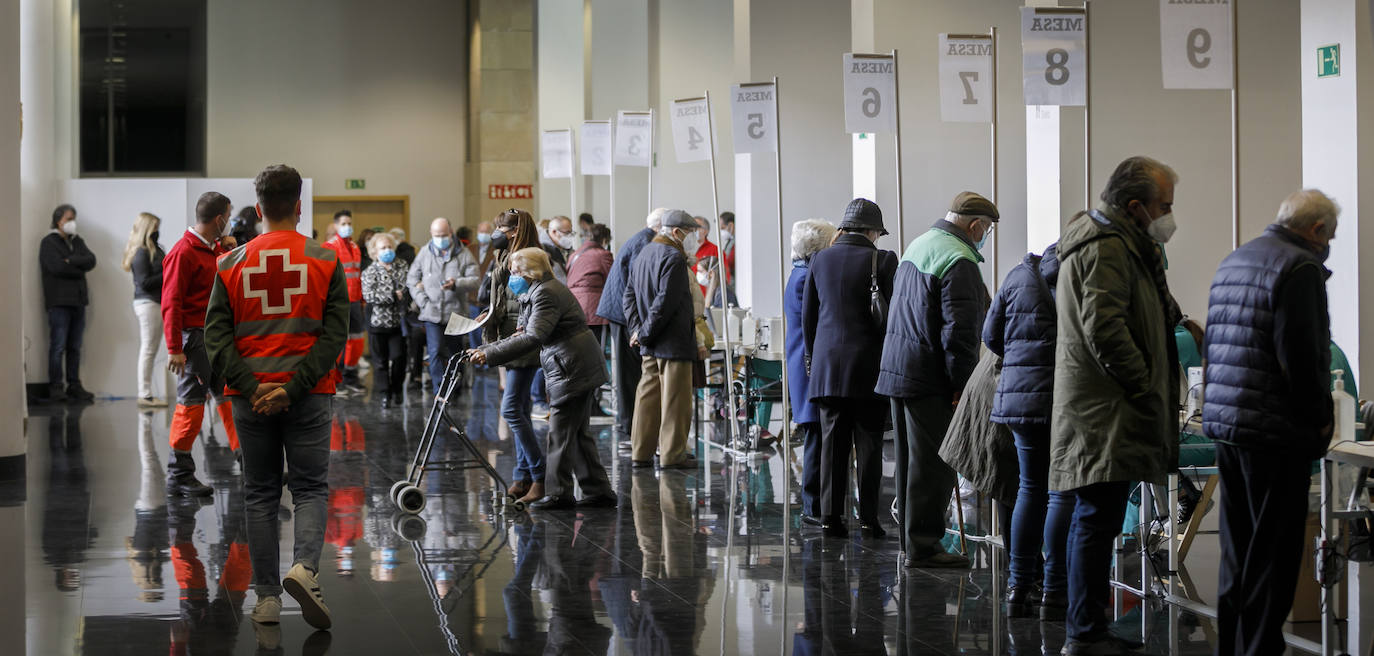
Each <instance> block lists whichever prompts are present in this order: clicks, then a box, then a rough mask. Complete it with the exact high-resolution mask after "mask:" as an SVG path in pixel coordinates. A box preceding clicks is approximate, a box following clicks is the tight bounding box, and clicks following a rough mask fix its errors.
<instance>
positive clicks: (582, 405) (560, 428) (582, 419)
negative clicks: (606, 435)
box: [544, 389, 612, 497]
mask: <svg viewBox="0 0 1374 656" xmlns="http://www.w3.org/2000/svg"><path fill="white" fill-rule="evenodd" d="M595 396H596V389H589V390H587V391H585V392H581V393H578V394H574V395H572V396H571V397H569V398H566V399H563V400H562V401H560V402H558V403H554V404H552V405H550V406H549V437H548V442H547V443H546V444H545V449H544V453H545V469H544V485H545V488H544V491H545V492H546V493H547V494H548V495H549V496H567V497H571V496H572V493H573V477H574V476H576V477H577V483H578V485H580V486H582V495H583V496H584V497H595V496H602V495H609V494H612V490H611V481H610V479H608V478H607V477H606V468H605V467H602V466H601V456H600V455H599V454H598V453H597V451H596V438H595V437H594V436H592V427H591V420H592V400H593V399H594V398H595Z"/></svg>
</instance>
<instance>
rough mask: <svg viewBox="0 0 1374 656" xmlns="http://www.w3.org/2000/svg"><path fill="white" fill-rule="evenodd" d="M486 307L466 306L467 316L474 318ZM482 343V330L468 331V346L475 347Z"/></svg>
mask: <svg viewBox="0 0 1374 656" xmlns="http://www.w3.org/2000/svg"><path fill="white" fill-rule="evenodd" d="M484 310H486V308H484V307H481V306H478V305H469V306H468V316H469V317H472V318H473V319H476V318H477V317H478V316H480V315H481V314H482V312H483V311H484ZM481 345H482V331H480V330H474V331H472V332H470V333H468V348H477V347H479V346H481Z"/></svg>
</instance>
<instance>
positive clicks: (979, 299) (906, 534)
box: [877, 191, 999, 567]
mask: <svg viewBox="0 0 1374 656" xmlns="http://www.w3.org/2000/svg"><path fill="white" fill-rule="evenodd" d="M998 218H999V214H998V212H997V207H996V206H995V205H993V204H992V201H989V200H988V199H986V198H983V197H982V196H979V195H978V194H975V193H973V192H971V191H965V192H963V193H960V194H959V195H958V196H955V197H954V201H953V202H952V203H951V204H950V208H949V212H948V213H947V214H946V215H945V218H944V219H941V220H939V221H936V222H935V225H933V226H931V228H930V230H928V231H926V233H925V234H923V235H921V236H920V237H917V238H916V239H914V240H912V242H911V244H910V245H909V246H907V249H906V252H904V253H903V254H902V263H901V265H900V266H898V267H897V282H896V286H897V290H896V295H895V296H894V297H893V299H892V314H891V318H890V319H889V320H888V322H887V335H886V341H885V343H884V344H883V359H882V373H881V374H880V375H879V376H878V387H877V390H878V393H880V394H884V395H887V396H890V397H892V410H893V424H894V425H895V426H896V428H897V440H896V441H897V517H898V519H899V520H900V521H901V523H902V527H901V530H902V551H903V552H905V555H906V560H905V561H904V563H903V564H905V565H906V566H907V567H968V564H969V563H968V558H966V557H964V556H961V555H959V554H952V553H947V552H946V551H945V549H944V547H943V546H942V545H941V544H940V539H941V538H943V537H944V534H945V511H946V510H948V509H949V500H950V494H951V493H952V492H953V491H954V483H955V480H956V477H955V475H954V470H953V469H951V468H950V466H949V465H948V464H946V463H945V461H943V460H941V459H940V455H939V452H940V444H941V443H942V442H943V441H944V439H945V432H946V431H948V430H949V424H950V421H951V420H952V419H953V418H954V407H955V406H956V405H958V404H959V397H960V395H962V394H963V391H964V384H965V383H966V382H968V379H969V376H970V375H972V373H973V369H974V368H975V367H976V366H978V344H979V341H980V334H981V331H982V327H983V314H984V310H985V308H986V307H987V301H988V293H987V288H986V287H985V286H984V285H983V274H982V273H981V272H980V271H979V270H978V264H979V263H981V262H982V261H983V256H981V255H979V254H978V250H979V249H980V248H981V247H982V246H983V242H984V241H985V240H986V239H987V237H988V235H989V234H991V233H992V229H993V226H995V225H996V224H997V221H998Z"/></svg>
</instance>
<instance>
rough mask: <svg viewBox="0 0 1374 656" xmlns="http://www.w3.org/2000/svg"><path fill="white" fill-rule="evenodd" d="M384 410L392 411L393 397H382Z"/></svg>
mask: <svg viewBox="0 0 1374 656" xmlns="http://www.w3.org/2000/svg"><path fill="white" fill-rule="evenodd" d="M382 409H383V410H390V409H391V397H389V396H383V397H382Z"/></svg>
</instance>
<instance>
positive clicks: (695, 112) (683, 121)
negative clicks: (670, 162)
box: [673, 98, 711, 162]
mask: <svg viewBox="0 0 1374 656" xmlns="http://www.w3.org/2000/svg"><path fill="white" fill-rule="evenodd" d="M673 149H674V150H676V151H677V161H679V162H701V161H705V160H708V159H711V108H710V107H709V106H708V105H707V104H706V99H705V98H685V99H682V100H674V101H673Z"/></svg>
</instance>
